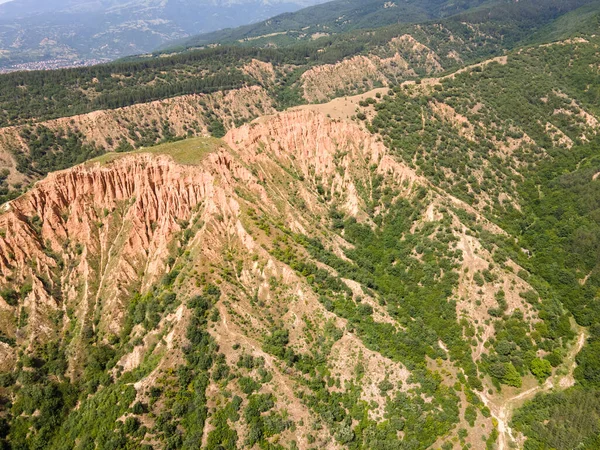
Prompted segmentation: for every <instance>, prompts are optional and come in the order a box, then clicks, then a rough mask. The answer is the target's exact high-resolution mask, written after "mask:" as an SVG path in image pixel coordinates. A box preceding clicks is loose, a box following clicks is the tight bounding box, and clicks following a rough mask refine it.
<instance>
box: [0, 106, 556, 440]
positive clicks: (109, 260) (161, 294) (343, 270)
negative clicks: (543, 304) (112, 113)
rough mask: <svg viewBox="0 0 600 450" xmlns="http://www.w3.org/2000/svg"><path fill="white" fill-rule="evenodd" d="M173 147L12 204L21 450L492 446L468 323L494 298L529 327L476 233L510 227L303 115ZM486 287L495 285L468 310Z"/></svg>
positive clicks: (5, 224) (6, 272)
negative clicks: (479, 285)
mask: <svg viewBox="0 0 600 450" xmlns="http://www.w3.org/2000/svg"><path fill="white" fill-rule="evenodd" d="M184 143H185V145H186V146H185V148H183V147H181V146H182V145H184ZM184 143H174V144H168V145H167V146H163V147H160V148H157V149H155V150H154V151H153V152H152V154H148V153H143V152H139V153H136V154H130V155H129V154H126V155H114V156H111V157H110V158H108V157H101V159H99V160H97V161H91V162H89V163H86V164H85V165H83V166H78V167H76V168H74V169H69V170H67V171H64V172H58V173H56V174H52V175H51V176H49V177H48V178H47V179H46V180H44V181H42V182H40V183H38V184H37V185H36V187H34V188H33V190H32V191H31V192H30V193H28V194H25V195H24V196H23V197H21V198H19V199H16V200H14V201H12V202H11V203H9V204H8V205H6V206H5V208H4V212H3V213H2V215H1V216H0V229H1V230H2V234H0V236H1V238H0V247H1V248H2V255H3V258H2V260H1V266H0V267H1V272H0V273H1V274H2V286H3V287H2V294H1V295H2V302H3V305H4V306H3V307H2V310H3V311H4V313H3V314H2V319H1V321H0V326H1V327H2V328H1V329H2V336H3V337H2V341H3V343H2V344H0V346H1V347H0V348H1V349H2V352H3V358H2V360H3V361H4V368H5V369H8V368H12V367H16V369H15V370H14V371H13V372H11V373H9V374H5V375H3V377H4V378H3V386H5V387H4V388H3V389H4V390H3V395H4V396H7V397H8V398H11V399H12V407H11V408H10V410H7V411H5V413H4V414H8V416H5V417H7V418H8V420H9V422H10V424H11V426H10V429H9V434H8V439H9V441H10V442H11V443H12V444H13V445H16V444H17V443H19V442H25V440H26V441H27V442H29V443H31V444H33V445H35V443H36V442H50V443H52V444H51V447H59V446H60V447H62V446H64V445H69V446H70V444H68V443H69V442H71V443H73V444H74V443H75V442H76V441H78V440H80V439H85V440H86V442H90V443H91V442H92V441H95V442H96V443H97V444H98V445H106V443H108V442H113V444H111V445H116V444H114V443H115V442H116V443H117V444H118V443H120V444H119V445H124V443H125V442H127V441H130V442H137V443H138V444H139V443H147V444H151V445H159V446H163V445H174V446H179V445H183V446H184V447H192V446H194V445H197V443H199V442H203V443H204V444H205V445H207V446H208V447H209V448H216V446H217V445H219V444H220V445H225V446H226V447H227V448H232V446H233V445H234V444H235V443H236V442H237V443H238V445H247V446H252V444H254V443H260V444H261V445H266V443H267V442H270V443H271V445H279V444H277V442H281V443H284V442H292V441H294V442H296V444H292V447H293V445H297V446H298V447H300V448H308V447H312V446H320V447H323V446H325V447H327V448H338V447H341V446H348V445H355V444H357V445H365V446H367V447H369V448H376V447H378V446H383V445H398V444H394V442H396V441H398V440H401V441H404V442H405V443H406V444H407V445H412V446H417V447H425V446H429V445H432V444H434V443H438V445H441V444H442V443H443V442H444V441H449V440H450V439H451V437H452V436H456V435H457V433H458V436H459V437H460V440H461V442H465V443H467V442H471V443H472V444H473V445H477V444H476V443H477V442H481V439H482V438H483V439H484V440H485V439H488V441H489V442H490V445H491V443H493V442H494V440H495V439H496V436H497V431H496V429H495V428H494V427H495V425H494V424H495V422H492V420H491V417H490V410H489V409H488V408H487V407H485V405H484V404H483V403H482V400H480V399H479V397H478V395H479V394H477V390H478V389H481V388H482V380H480V378H479V376H478V369H477V366H476V364H475V362H476V361H479V360H480V359H481V358H482V356H483V354H484V353H485V351H483V352H482V350H483V348H479V347H480V346H479V343H478V342H477V339H475V338H476V337H477V336H479V333H483V334H482V336H485V337H486V338H487V339H489V338H491V336H494V334H495V333H497V332H498V330H494V328H493V327H487V326H486V327H484V328H481V326H482V325H483V324H482V322H481V320H482V316H480V314H483V315H485V314H486V313H485V311H486V308H488V307H491V306H493V304H494V303H495V301H496V300H494V298H498V294H497V293H498V292H500V291H502V292H504V293H505V294H504V295H505V297H503V298H506V302H507V305H508V306H507V308H508V310H507V313H508V314H511V313H512V312H513V311H515V314H516V311H517V310H519V311H521V313H520V314H521V317H522V318H523V317H524V318H527V322H517V323H520V324H521V325H518V326H525V324H527V323H535V321H536V320H538V319H536V317H537V315H538V313H537V312H536V311H535V310H534V309H533V308H532V307H531V306H530V305H528V304H527V302H526V301H525V299H524V298H523V296H524V293H527V292H529V291H530V290H531V286H529V285H528V283H527V281H525V280H523V279H522V278H521V277H519V276H517V275H515V274H514V273H510V272H508V271H506V270H505V269H502V268H494V263H493V259H492V255H491V253H489V252H488V250H486V249H485V248H484V246H483V245H482V243H481V242H480V241H479V239H478V238H477V234H473V231H474V230H475V228H473V227H474V225H471V224H470V223H471V222H470V221H473V220H474V221H475V222H473V223H478V225H476V227H483V229H484V230H487V232H488V233H491V235H494V234H495V233H501V230H499V229H498V228H497V227H495V226H493V225H492V224H490V223H489V222H487V221H486V220H485V219H483V218H482V217H480V216H477V215H475V216H473V217H471V218H469V222H464V219H461V217H465V218H467V217H469V215H470V214H473V212H472V210H471V209H470V208H469V207H467V206H466V205H465V204H464V203H462V202H460V201H459V200H456V199H455V198H453V197H449V196H447V195H445V194H441V193H437V192H436V190H435V189H434V188H433V187H431V186H430V184H429V183H428V182H427V181H426V180H425V179H424V178H422V177H420V176H418V175H416V174H415V173H414V172H413V171H412V170H410V169H409V168H408V167H406V166H405V165H403V164H401V163H399V162H398V161H397V160H395V159H394V158H393V157H392V156H390V155H389V152H388V151H387V150H386V148H385V147H384V146H383V145H382V144H381V143H380V142H378V141H377V139H376V138H374V137H372V136H371V135H370V134H369V133H368V132H366V130H364V129H362V128H361V127H360V126H358V125H356V124H352V123H351V122H346V121H334V120H332V119H328V118H326V117H325V116H323V115H321V114H318V113H314V112H311V111H297V112H290V113H283V114H279V115H276V116H272V117H266V118H263V119H260V120H259V121H256V122H254V123H252V124H250V125H245V126H243V127H241V128H239V129H234V130H232V131H230V132H229V133H228V134H227V135H226V137H225V140H224V142H219V141H204V140H198V139H196V140H191V141H189V142H188V141H184ZM472 230H473V231H472ZM376 255H379V256H376ZM31 261H35V264H32V263H31ZM481 269H483V270H484V272H486V273H490V277H492V276H493V277H494V279H496V282H495V283H493V284H490V285H489V286H488V285H486V287H485V288H484V289H485V293H482V294H481V296H480V297H478V298H479V300H478V302H480V301H482V305H481V306H480V309H481V312H479V310H478V309H475V310H474V311H473V313H468V311H469V309H470V307H467V308H466V309H465V307H466V305H467V304H468V302H473V301H474V299H463V298H462V295H461V294H460V293H461V292H462V291H463V290H468V291H470V290H471V288H470V285H471V283H473V281H472V278H471V276H470V274H477V273H478V270H481ZM463 273H464V274H466V273H469V276H463V275H462V274H463ZM486 276H487V275H486ZM519 294H521V296H520V295H519ZM462 302H467V303H465V304H463V303H462ZM463 310H464V311H463ZM465 313H466V315H465ZM523 314H524V315H523ZM527 326H529V325H527ZM476 327H479V328H480V329H479V331H476V330H477V328H476ZM471 333H473V334H471ZM465 334H466V336H472V337H473V338H474V340H473V342H469V341H468V340H465V339H464V336H465ZM383 336H386V338H384V337H383ZM390 336H393V338H392V339H390ZM548 339H553V338H552V337H551V336H547V337H546V338H544V340H548ZM188 342H190V343H192V345H191V346H190V345H189V344H188ZM565 344H566V342H565ZM20 350H25V354H24V356H19V351H20ZM17 361H20V362H19V363H18V364H17ZM15 364H16V366H15ZM49 373H51V374H54V376H53V377H52V378H48V377H46V376H45V375H43V374H49ZM465 374H466V375H467V376H466V377H465ZM9 380H10V381H9ZM13 382H14V383H15V384H12V383H13ZM35 392H40V395H41V398H40V400H39V401H35V402H34V398H35V397H34V396H35V395H37V394H35ZM116 396H118V398H119V400H118V401H116V398H117V397H116ZM78 398H79V399H80V400H79V406H78V408H77V409H75V410H72V406H73V405H74V404H75V402H77V401H78V400H77V399H78ZM113 398H114V399H115V400H113ZM57 402H58V404H59V405H61V406H60V408H61V411H62V413H61V414H60V415H58V416H57V415H56V406H55V405H56V404H57ZM53 405H54V406H53ZM410 405H412V406H410ZM414 407H417V408H418V411H419V413H418V414H416V415H415V413H414V411H413V408H414ZM50 417H53V419H50ZM475 419H477V422H478V424H479V426H478V427H476V428H473V427H472V425H471V426H470V425H469V423H470V422H472V421H473V420H475ZM49 420H53V421H54V423H55V424H56V427H52V428H48V424H49ZM424 423H429V424H431V426H430V427H425V428H423V425H424ZM29 427H32V428H29ZM115 427H116V428H117V429H118V432H117V433H116V434H114V433H113V432H112V431H110V432H107V430H112V429H113V428H115ZM28 429H29V431H27V430H28ZM459 430H463V431H459ZM115 439H116V441H115ZM195 443H196V444H195ZM360 443H362V444H360ZM286 447H287V446H286Z"/></svg>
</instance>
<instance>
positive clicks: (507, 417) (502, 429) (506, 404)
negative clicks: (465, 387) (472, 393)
mask: <svg viewBox="0 0 600 450" xmlns="http://www.w3.org/2000/svg"><path fill="white" fill-rule="evenodd" d="M577 329H578V333H579V334H578V336H577V341H576V342H575V344H574V345H573V347H572V348H571V349H569V352H568V354H567V356H566V358H565V361H564V362H563V364H562V365H561V366H560V368H565V369H567V373H566V374H565V375H554V376H552V377H550V378H548V379H547V380H546V382H545V383H544V384H543V385H542V386H539V385H538V386H534V387H532V388H530V389H527V390H525V391H523V392H519V393H518V394H515V395H513V396H512V397H508V398H497V399H492V398H491V397H490V396H489V395H488V394H487V393H486V392H480V393H479V394H478V395H479V398H480V399H481V401H482V402H483V403H484V404H485V405H486V406H487V407H488V408H490V411H491V413H492V417H493V418H495V419H496V420H497V421H498V434H499V436H498V450H508V449H509V448H512V447H511V444H516V446H517V447H518V448H522V447H523V442H522V439H519V438H518V437H516V436H515V435H514V434H513V430H512V428H511V427H510V421H511V418H512V412H513V411H514V409H515V408H517V407H519V406H520V405H522V404H523V403H524V402H525V401H526V400H529V399H531V398H533V397H534V396H535V395H536V394H537V393H539V392H548V391H550V390H551V389H553V388H557V389H566V388H568V387H570V386H573V384H574V383H575V379H574V377H573V371H574V370H575V367H577V363H576V362H575V357H576V356H577V354H578V353H579V352H580V351H581V349H582V348H583V345H584V344H585V340H586V337H587V333H586V330H585V329H583V328H581V327H577Z"/></svg>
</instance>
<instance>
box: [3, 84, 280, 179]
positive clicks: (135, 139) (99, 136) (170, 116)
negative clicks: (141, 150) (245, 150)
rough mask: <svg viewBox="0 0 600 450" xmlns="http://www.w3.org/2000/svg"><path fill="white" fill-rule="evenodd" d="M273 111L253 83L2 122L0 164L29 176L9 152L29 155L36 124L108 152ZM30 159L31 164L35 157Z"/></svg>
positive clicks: (197, 132)
mask: <svg viewBox="0 0 600 450" xmlns="http://www.w3.org/2000/svg"><path fill="white" fill-rule="evenodd" d="M274 111H275V110H274V108H273V106H272V100H271V98H270V97H269V95H268V94H267V92H266V90H264V89H263V88H260V87H258V86H253V87H248V88H242V89H237V90H232V91H228V92H216V93H214V94H198V95H184V96H180V97H175V98H171V99H166V100H158V101H154V102H149V103H143V104H137V105H133V106H128V107H124V108H118V109H113V110H100V111H94V112H91V113H88V114H81V115H77V116H72V117H65V118H60V119H55V120H49V121H45V122H42V123H39V124H34V125H32V126H14V127H7V128H2V129H0V164H2V166H1V167H2V168H5V167H6V168H8V169H9V170H10V171H11V175H10V177H9V178H8V182H9V183H13V182H19V181H23V179H29V180H30V179H32V178H31V175H30V176H29V177H25V178H24V177H23V174H20V173H19V172H18V170H17V166H16V160H15V157H14V155H15V154H16V155H19V154H24V155H27V154H29V152H30V146H31V142H30V141H29V139H26V138H25V137H24V134H23V133H24V131H26V130H34V131H35V130H36V128H38V127H40V126H41V127H44V128H48V129H49V130H51V131H58V130H62V131H64V132H67V131H72V132H75V133H79V134H80V135H81V139H82V143H83V144H87V145H96V146H98V147H100V148H102V149H104V150H106V151H112V150H115V149H116V148H118V147H119V145H123V144H124V143H125V142H126V143H129V144H131V145H140V143H145V142H146V141H148V140H150V141H149V142H148V143H146V145H151V144H153V143H155V142H157V141H159V140H161V139H163V138H165V137H168V136H167V135H166V134H167V133H170V135H171V136H190V135H192V136H193V135H206V134H208V133H209V127H211V126H212V124H213V122H214V121H215V120H217V121H220V122H221V123H222V124H223V126H224V129H225V130H227V129H229V128H232V127H234V126H235V125H237V124H239V123H243V122H245V121H248V120H251V119H253V118H254V117H258V116H260V115H263V114H271V113H273V112H274ZM50 151H54V152H57V151H58V152H60V151H63V149H60V148H53V149H51V150H50ZM33 163H34V165H35V161H34V162H33ZM21 170H22V169H21Z"/></svg>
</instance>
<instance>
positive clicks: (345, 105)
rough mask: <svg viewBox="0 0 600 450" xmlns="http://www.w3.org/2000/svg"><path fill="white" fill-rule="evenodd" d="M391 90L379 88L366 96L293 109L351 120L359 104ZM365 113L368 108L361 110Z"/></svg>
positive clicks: (338, 99) (337, 99)
mask: <svg viewBox="0 0 600 450" xmlns="http://www.w3.org/2000/svg"><path fill="white" fill-rule="evenodd" d="M389 90H390V88H389V87H384V88H377V89H373V90H370V91H368V92H365V93H364V94H359V95H353V96H350V97H338V98H336V99H333V100H331V101H330V102H327V103H315V104H310V105H302V106H297V107H294V108H291V110H292V111H295V110H306V109H308V110H311V111H317V112H320V113H322V114H325V115H327V116H329V117H331V118H332V119H341V120H349V119H350V118H351V117H352V116H353V115H355V114H356V108H358V107H359V105H358V104H359V103H360V102H361V101H362V100H365V99H367V98H369V97H375V95H376V94H381V95H382V96H383V95H385V94H386V93H387V92H388V91H389ZM360 109H361V111H363V112H364V110H365V109H366V108H362V107H361V108H360Z"/></svg>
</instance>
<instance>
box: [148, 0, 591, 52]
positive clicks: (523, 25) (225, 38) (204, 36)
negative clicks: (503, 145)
mask: <svg viewBox="0 0 600 450" xmlns="http://www.w3.org/2000/svg"><path fill="white" fill-rule="evenodd" d="M590 3H593V4H594V5H596V4H597V2H595V1H594V0H564V1H556V0H546V1H537V0H532V1H529V0H521V1H519V0H460V1H459V0H334V1H331V2H327V3H325V4H317V5H313V6H310V7H307V8H304V9H301V10H299V11H295V12H289V13H283V14H280V15H278V16H276V17H273V18H269V19H267V20H264V21H260V22H255V23H252V24H248V25H244V26H240V27H237V28H232V29H223V30H217V31H214V32H209V33H201V34H199V35H196V36H192V37H187V38H184V39H181V40H179V41H175V42H172V43H168V44H166V45H164V46H163V47H162V48H159V51H162V52H166V53H170V52H172V51H175V50H179V51H181V50H185V49H190V48H198V47H202V46H206V45H208V44H212V43H220V44H231V43H234V44H236V45H240V44H241V45H251V46H253V47H281V46H287V45H293V44H295V43H296V42H298V41H302V40H305V41H307V40H312V39H315V38H318V37H324V36H330V35H335V34H339V33H344V32H348V31H352V30H359V29H375V28H378V27H384V26H387V25H393V24H418V23H424V22H431V21H435V20H439V19H443V18H448V17H450V16H453V17H454V19H455V20H457V21H459V22H475V23H480V24H483V25H485V24H490V25H491V26H494V24H498V23H500V22H501V23H503V24H505V25H506V24H508V23H514V24H515V25H516V27H515V29H514V30H512V31H511V33H510V36H508V38H509V39H510V40H518V39H519V38H516V36H517V35H522V36H524V35H527V34H529V33H530V32H531V31H534V29H535V28H537V26H538V25H540V24H542V23H545V22H546V21H551V20H554V19H555V18H557V17H559V16H560V15H561V14H564V13H566V12H568V11H571V10H573V9H576V8H579V7H582V6H584V5H587V4H590ZM592 10H595V9H593V8H592ZM571 22H573V23H570V25H569V26H570V29H572V30H571V31H575V30H574V29H575V28H576V27H577V20H571ZM542 40H543V38H542Z"/></svg>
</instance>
